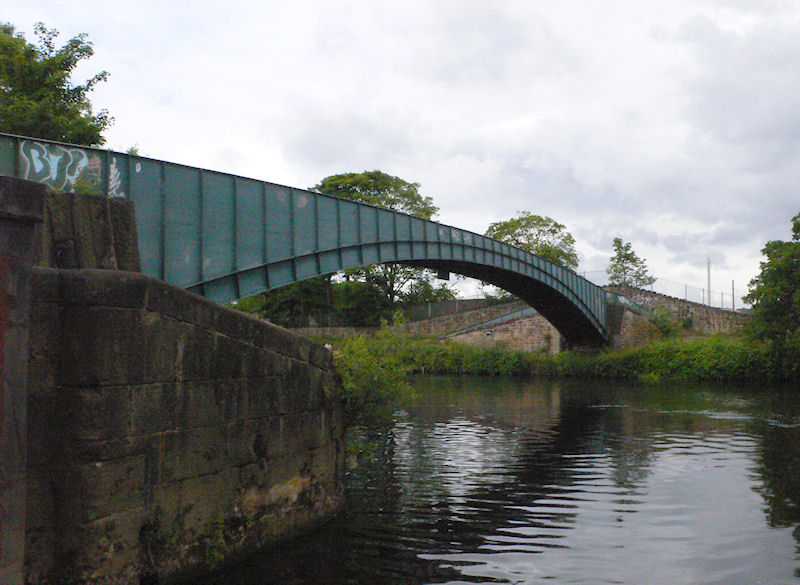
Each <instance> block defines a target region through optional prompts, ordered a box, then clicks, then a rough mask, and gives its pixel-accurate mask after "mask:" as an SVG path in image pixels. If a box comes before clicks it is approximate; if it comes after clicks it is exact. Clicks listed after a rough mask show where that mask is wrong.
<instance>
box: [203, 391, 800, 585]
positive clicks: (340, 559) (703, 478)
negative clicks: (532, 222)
mask: <svg viewBox="0 0 800 585" xmlns="http://www.w3.org/2000/svg"><path fill="white" fill-rule="evenodd" d="M415 383H416V387H417V393H416V398H415V400H414V401H413V403H412V404H410V405H409V406H408V408H407V409H406V410H405V411H404V412H402V413H400V414H399V415H398V417H397V421H396V424H395V426H394V428H393V429H391V430H390V431H387V432H386V433H384V434H383V435H381V436H380V437H378V438H377V439H375V441H376V450H375V452H374V454H373V456H372V457H370V458H368V459H366V460H364V461H362V462H361V464H360V465H359V466H358V467H357V468H356V469H354V470H352V471H351V472H350V474H349V477H348V504H347V509H346V510H345V511H344V512H343V513H342V514H341V515H340V517H339V518H337V519H336V520H335V521H334V522H332V523H331V524H330V525H328V526H326V527H325V528H324V529H323V530H321V531H319V532H317V533H315V534H314V535H311V536H309V537H306V538H305V539H303V541H302V542H301V543H300V544H294V545H292V546H287V547H283V548H282V549H280V550H277V551H273V552H270V553H267V554H264V555H263V556H260V557H259V558H256V559H252V560H251V561H250V562H249V563H248V564H247V566H245V567H241V568H240V569H237V572H236V573H235V574H234V573H233V572H231V571H227V572H226V574H225V575H224V576H223V575H220V576H218V577H216V578H215V580H214V581H213V582H214V583H229V584H236V585H272V584H290V585H291V584H295V585H296V584H312V583H313V584H317V583H320V584H330V585H342V584H370V585H373V584H382V583H417V584H422V583H451V584H456V583H514V584H529V583H587V584H589V583H592V584H595V583H623V584H631V585H638V584H643V583H644V584H662V583H663V584H669V585H678V584H736V583H741V584H755V583H770V584H773V583H800V577H799V576H798V575H800V573H798V571H797V569H798V567H800V552H798V551H799V550H800V549H798V541H799V540H800V530H797V527H798V525H800V507H798V506H800V393H797V392H795V393H791V392H778V391H771V392H766V391H764V390H762V391H752V390H751V391H746V390H741V389H731V388H721V387H720V388H686V387H678V386H673V387H659V388H651V387H633V386H623V385H614V386H609V385H602V384H598V383H596V382H585V381H583V382H569V383H567V382H562V381H559V382H530V381H525V382H517V381H509V380H487V379H479V378H445V377H436V378H433V377H425V378H419V379H417V380H415ZM208 582H209V581H204V583H208ZM198 585H199V584H198Z"/></svg>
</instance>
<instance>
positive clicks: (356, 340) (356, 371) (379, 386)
mask: <svg viewBox="0 0 800 585" xmlns="http://www.w3.org/2000/svg"><path fill="white" fill-rule="evenodd" d="M333 356H334V362H335V364H336V370H337V372H338V373H339V375H340V376H341V378H342V397H343V398H344V403H345V424H346V425H347V426H351V425H366V426H380V425H385V424H387V423H388V422H391V420H392V415H393V414H394V412H395V410H396V409H397V407H398V406H399V405H400V403H401V401H402V399H403V396H404V395H406V394H407V393H408V392H409V391H410V388H409V386H408V382H407V381H406V374H407V373H408V368H407V366H406V365H405V364H403V363H402V361H401V360H400V358H399V356H398V352H397V341H396V340H395V339H393V338H391V337H390V336H389V334H388V333H386V332H384V333H381V334H379V335H378V337H376V338H375V339H368V338H366V337H363V336H360V335H358V336H355V337H349V338H343V339H339V340H336V345H335V348H334V352H333Z"/></svg>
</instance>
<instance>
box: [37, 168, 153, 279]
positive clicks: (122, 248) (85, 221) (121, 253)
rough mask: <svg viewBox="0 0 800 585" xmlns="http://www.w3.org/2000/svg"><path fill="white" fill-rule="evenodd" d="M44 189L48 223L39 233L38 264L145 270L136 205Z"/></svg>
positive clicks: (40, 228)
mask: <svg viewBox="0 0 800 585" xmlns="http://www.w3.org/2000/svg"><path fill="white" fill-rule="evenodd" d="M21 182H22V183H25V182H26V181H21ZM40 188H42V189H43V190H44V191H45V197H44V221H43V222H42V223H41V224H40V225H39V226H38V228H37V235H36V240H37V243H36V245H35V246H34V253H35V256H36V258H35V260H34V264H36V265H37V266H46V267H51V268H65V269H73V268H102V269H106V270H125V271H132V272H138V271H139V270H140V262H139V241H138V238H137V235H136V214H135V212H134V206H133V202H132V201H128V200H126V199H115V198H109V197H99V196H96V195H83V194H78V193H61V192H59V191H53V190H52V189H49V188H47V187H44V186H43V185H42V186H40Z"/></svg>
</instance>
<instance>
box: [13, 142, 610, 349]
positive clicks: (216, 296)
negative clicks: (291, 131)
mask: <svg viewBox="0 0 800 585" xmlns="http://www.w3.org/2000/svg"><path fill="white" fill-rule="evenodd" d="M31 153H35V155H36V156H35V158H36V162H37V164H36V165H33V164H30V161H27V158H26V157H29V156H31ZM65 153H66V154H65ZM67 155H69V159H70V161H71V163H70V164H71V166H69V167H65V168H64V172H63V173H62V172H61V169H60V167H59V166H58V165H59V164H60V163H61V162H63V160H64V157H65V156H67ZM10 157H11V158H13V160H12V161H11V162H9V160H8V159H9V158H10ZM26 162H27V163H28V164H26ZM48 164H50V165H51V166H52V168H50V167H48V168H44V167H47V166H48ZM69 168H72V169H73V171H74V169H79V168H80V169H92V172H93V173H94V174H93V175H92V176H93V177H94V178H96V185H97V190H98V192H99V193H101V194H107V195H109V196H119V197H125V198H128V199H131V200H132V201H133V202H134V204H135V208H136V223H137V231H138V239H139V249H140V256H141V261H142V271H143V272H144V273H146V274H148V275H150V276H154V277H156V278H160V279H161V280H164V281H166V282H169V283H171V284H174V285H176V286H179V287H181V288H185V289H188V290H190V291H193V292H196V293H198V294H201V295H203V296H205V297H208V298H210V299H212V300H215V301H218V302H226V301H231V300H234V299H237V298H242V297H245V296H249V295H252V294H255V293H258V292H261V291H265V290H270V289H274V288H278V287H280V286H284V285H287V284H291V283H294V282H299V281H301V280H305V279H308V278H312V277H314V276H320V275H325V274H331V273H334V272H337V271H339V270H343V269H348V268H357V267H361V266H367V265H371V264H382V263H404V264H409V265H413V266H422V267H428V268H433V269H438V270H446V271H449V272H453V273H458V274H463V275H465V276H471V277H474V278H478V279H480V280H483V281H485V282H488V283H491V284H494V285H496V286H498V287H500V288H503V289H505V290H508V291H509V292H511V293H513V294H515V295H517V296H518V297H520V298H522V299H523V300H525V301H526V302H528V303H529V304H530V305H531V306H533V307H534V308H535V309H537V310H538V311H539V312H540V313H541V314H542V315H544V316H545V318H547V319H548V320H549V321H550V322H551V323H552V324H553V325H554V326H555V327H556V328H557V329H558V330H559V331H560V332H561V333H562V335H564V337H565V338H566V339H567V341H569V342H572V343H576V344H588V345H599V344H602V343H604V342H605V340H606V339H607V330H606V293H605V291H604V290H603V289H602V288H600V287H598V286H596V285H595V284H593V283H591V282H589V281H587V280H586V279H584V278H581V277H580V276H578V275H577V274H575V273H574V272H572V271H570V270H568V269H565V268H563V267H561V266H558V265H556V264H553V263H552V262H548V261H547V260H544V259H542V258H540V257H538V256H535V255H534V254H531V253H530V252H527V251H525V250H522V249H519V248H515V247H513V246H510V245H508V244H504V243H502V242H498V241H496V240H492V239H491V238H487V237H485V236H482V235H479V234H475V233H472V232H469V231H466V230H462V229H459V228H455V227H452V226H447V225H444V224H441V223H437V222H434V221H430V220H424V219H420V218H417V217H413V216H409V215H406V214H403V213H399V212H393V211H389V210H386V209H381V208H378V207H375V206H372V205H368V204H364V203H358V202H354V201H350V200H346V199H339V198H336V197H331V196H328V195H322V194H319V193H313V192H309V191H305V190H302V189H296V188H291V187H285V186H282V185H277V184H273V183H268V182H264V181H258V180H254V179H248V178H244V177H238V176H234V175H230V174H226V173H220V172H215V171H209V170H204V169H199V168H193V167H188V166H185V165H179V164H175V163H169V162H164V161H159V160H154V159H150V158H146V157H140V156H137V155H131V154H124V153H118V152H112V151H107V150H98V149H91V148H84V147H76V146H73V145H64V144H59V143H55V142H49V141H44V140H38V139H30V138H23V137H17V136H9V135H2V134H0V173H4V174H12V175H16V176H19V177H20V178H23V179H29V180H38V181H40V182H45V183H47V182H52V181H56V182H57V183H58V185H55V184H53V186H57V187H58V188H61V189H64V190H69V189H70V188H71V186H72V185H71V184H70V180H73V181H74V179H75V178H77V176H78V173H77V172H73V173H72V174H70V173H69V172H68V170H69ZM37 173H38V174H37ZM62 174H63V176H62ZM82 178H84V179H85V176H84V177H82Z"/></svg>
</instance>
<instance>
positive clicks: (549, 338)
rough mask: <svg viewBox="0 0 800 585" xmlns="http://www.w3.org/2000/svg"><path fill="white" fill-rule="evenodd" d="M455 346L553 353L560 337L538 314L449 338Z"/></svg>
mask: <svg viewBox="0 0 800 585" xmlns="http://www.w3.org/2000/svg"><path fill="white" fill-rule="evenodd" d="M450 339H452V340H453V341H456V342H458V343H464V344H467V345H477V346H491V345H500V346H503V347H505V348H507V349H516V350H521V351H544V352H547V353H556V352H558V351H560V349H561V345H562V342H561V334H560V333H559V332H558V330H557V329H556V328H555V327H553V325H552V324H551V323H550V322H549V321H548V320H547V319H545V318H544V317H542V316H541V315H539V314H536V315H532V316H530V317H522V318H519V319H515V320H513V321H509V322H507V323H502V324H499V325H494V326H492V327H491V328H485V329H480V330H477V331H469V332H467V333H461V334H457V335H451V336H450Z"/></svg>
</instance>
